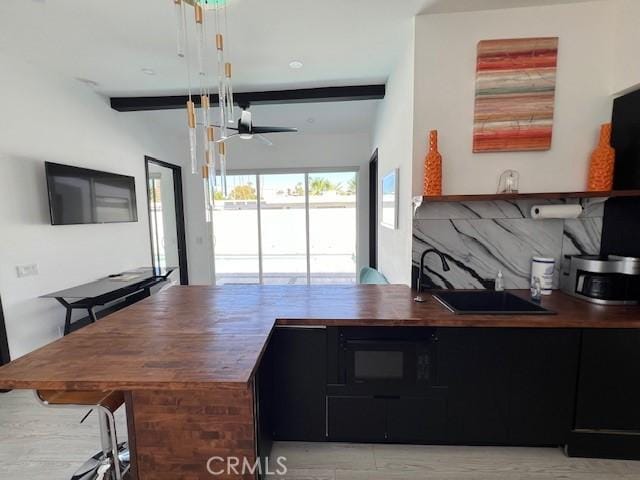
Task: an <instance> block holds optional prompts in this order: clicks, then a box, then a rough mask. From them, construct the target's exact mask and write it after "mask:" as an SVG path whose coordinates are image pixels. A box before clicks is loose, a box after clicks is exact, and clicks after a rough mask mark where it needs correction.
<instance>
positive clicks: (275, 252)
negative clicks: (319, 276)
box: [260, 173, 307, 285]
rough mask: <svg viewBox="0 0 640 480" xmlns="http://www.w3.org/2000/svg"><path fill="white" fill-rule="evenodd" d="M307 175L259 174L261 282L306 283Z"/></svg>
mask: <svg viewBox="0 0 640 480" xmlns="http://www.w3.org/2000/svg"><path fill="white" fill-rule="evenodd" d="M305 199H306V195H305V174H303V173H294V174H279V173H272V174H266V175H260V230H261V232H262V234H261V240H262V283H265V284H277V285H282V284H289V285H293V284H306V283H307V213H306V200H305Z"/></svg>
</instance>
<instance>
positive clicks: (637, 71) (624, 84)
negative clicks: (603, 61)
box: [611, 0, 640, 94]
mask: <svg viewBox="0 0 640 480" xmlns="http://www.w3.org/2000/svg"><path fill="white" fill-rule="evenodd" d="M612 1H613V8H614V15H615V17H614V22H615V23H614V47H613V58H614V60H615V64H614V67H613V73H614V77H613V86H612V90H611V93H613V94H618V93H625V92H627V91H630V90H635V89H637V88H640V62H639V61H638V46H640V1H638V0H612Z"/></svg>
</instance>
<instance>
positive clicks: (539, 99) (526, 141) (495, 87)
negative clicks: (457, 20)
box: [473, 37, 558, 153]
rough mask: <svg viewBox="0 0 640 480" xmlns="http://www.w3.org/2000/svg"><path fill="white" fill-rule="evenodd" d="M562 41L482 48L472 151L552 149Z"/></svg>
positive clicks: (517, 42) (496, 43) (516, 41)
mask: <svg viewBox="0 0 640 480" xmlns="http://www.w3.org/2000/svg"><path fill="white" fill-rule="evenodd" d="M557 63H558V37H549V38H520V39H509V40H484V41H481V42H480V43H478V60H477V67H476V100H475V117H474V129H473V151H474V152H475V153H481V152H517V151H536V150H549V149H550V148H551V137H552V131H553V109H554V102H555V91H556V67H557Z"/></svg>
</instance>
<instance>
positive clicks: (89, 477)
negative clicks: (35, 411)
mask: <svg viewBox="0 0 640 480" xmlns="http://www.w3.org/2000/svg"><path fill="white" fill-rule="evenodd" d="M34 393H35V396H36V399H37V400H38V402H39V403H40V404H42V405H43V406H45V407H54V408H65V407H90V408H92V409H93V410H95V411H96V412H97V414H98V424H99V426H100V441H101V444H102V451H101V452H98V453H96V454H95V455H94V456H93V457H91V458H90V459H89V460H87V461H86V462H85V463H84V465H82V467H80V469H78V470H77V471H76V473H75V474H74V475H73V477H71V480H122V479H123V477H124V475H125V474H126V473H127V472H128V471H129V469H130V456H129V445H128V444H127V442H122V443H120V444H118V437H117V434H116V421H115V417H114V412H115V411H116V410H117V409H118V408H120V407H121V406H122V405H123V404H124V394H123V393H122V392H94V391H68V392H67V391H61V390H36V391H35V392H34ZM90 413H91V411H90V412H89V414H90ZM89 414H87V416H88V415H89ZM85 418H86V417H85ZM83 421H84V419H83Z"/></svg>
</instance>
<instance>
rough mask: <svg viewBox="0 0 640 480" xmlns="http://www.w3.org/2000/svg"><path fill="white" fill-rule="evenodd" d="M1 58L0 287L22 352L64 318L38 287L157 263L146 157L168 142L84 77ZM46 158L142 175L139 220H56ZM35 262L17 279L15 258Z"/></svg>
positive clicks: (16, 351)
mask: <svg viewBox="0 0 640 480" xmlns="http://www.w3.org/2000/svg"><path fill="white" fill-rule="evenodd" d="M0 64H1V65H2V68H1V69H0V104H1V105H2V108H1V109H0V198H2V201H1V202H0V295H1V296H2V303H3V306H4V313H5V317H6V318H5V321H6V326H7V335H8V337H9V347H10V350H11V355H12V358H17V357H19V356H21V355H23V354H25V353H27V352H29V351H31V350H33V349H35V348H37V347H39V346H41V345H44V344H46V343H48V342H50V341H52V340H54V339H55V338H57V337H58V336H59V335H60V329H61V327H62V325H63V324H64V313H65V311H64V309H63V308H62V306H60V305H58V304H57V303H56V302H55V301H54V300H49V299H39V298H38V296H39V295H43V294H46V293H49V292H52V291H55V290H59V289H63V288H67V287H71V286H73V285H76V284H79V283H83V282H87V281H90V280H94V279H96V278H98V277H101V276H104V275H107V274H110V273H114V272H119V271H122V270H124V269H128V268H133V267H138V266H142V265H149V264H150V263H151V255H150V247H149V230H148V217H147V202H146V188H145V180H144V175H145V173H144V156H145V154H147V155H152V156H156V157H158V158H166V157H167V156H168V154H167V152H168V151H169V149H168V147H166V146H164V145H161V143H160V142H159V141H157V140H156V139H155V138H154V132H153V131H152V130H151V129H149V128H147V127H145V126H144V125H142V124H140V123H138V122H136V121H134V119H130V118H127V117H125V116H124V115H122V114H118V113H117V112H115V111H113V110H111V108H110V107H109V105H108V101H107V99H105V98H103V97H100V96H98V95H96V94H95V93H94V92H93V91H92V90H90V89H89V88H88V87H86V86H85V85H83V84H80V83H78V82H77V81H74V80H68V79H65V78H61V77H58V76H56V75H55V74H52V73H51V72H48V71H42V70H40V69H38V68H35V67H33V66H32V65H28V64H26V63H22V62H21V61H17V60H14V59H10V58H5V57H3V56H2V55H0ZM45 161H53V162H59V163H65V164H71V165H77V166H83V167H88V168H95V169H99V170H106V171H112V172H116V173H121V174H125V175H133V176H135V177H136V191H137V202H138V218H139V221H138V222H137V223H123V224H111V225H73V226H51V225H50V221H49V214H48V202H47V188H46V182H45V176H44V162H45ZM33 263H35V264H37V265H38V266H39V275H37V276H33V277H25V278H17V275H16V270H15V267H16V266H17V265H23V264H33Z"/></svg>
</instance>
